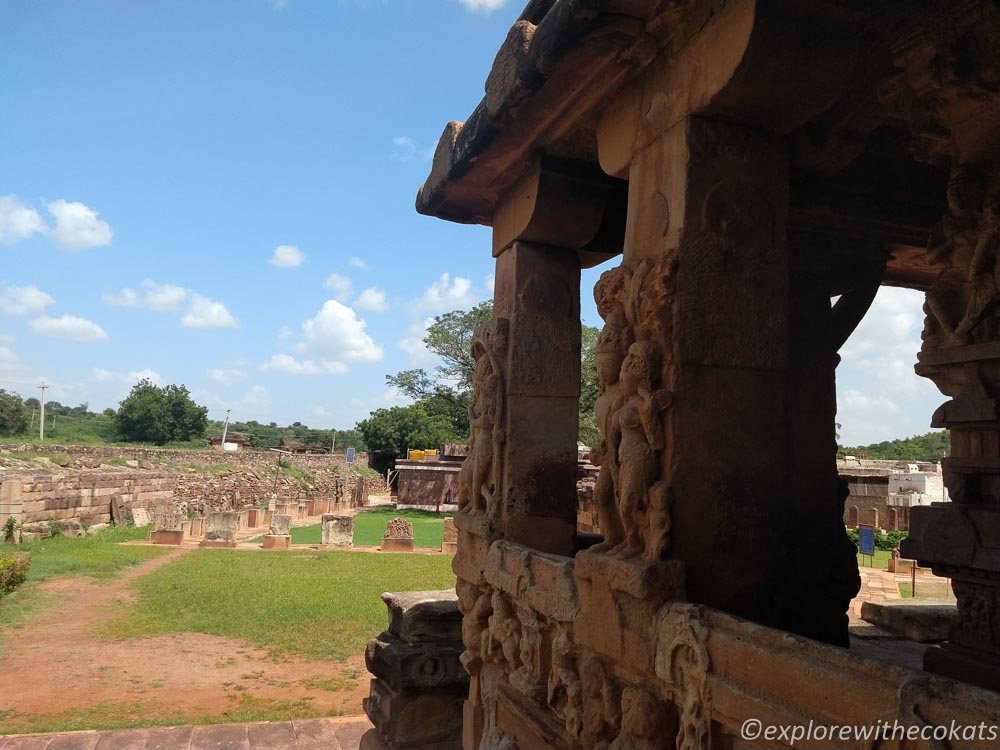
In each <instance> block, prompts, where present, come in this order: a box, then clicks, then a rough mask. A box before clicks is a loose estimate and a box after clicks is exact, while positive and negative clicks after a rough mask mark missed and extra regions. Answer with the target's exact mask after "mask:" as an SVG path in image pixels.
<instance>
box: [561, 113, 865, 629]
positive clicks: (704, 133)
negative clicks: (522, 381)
mask: <svg viewBox="0 0 1000 750" xmlns="http://www.w3.org/2000/svg"><path fill="white" fill-rule="evenodd" d="M786 163H787V159H786V156H785V153H784V145H783V142H782V140H781V139H780V138H777V137H771V136H768V135H766V134H764V133H761V132H760V131H756V130H752V129H749V128H744V127H741V126H737V125H731V124H725V123H722V122H719V121H714V120H710V119H705V118H699V117H688V118H686V119H685V120H683V121H682V122H680V123H679V124H678V125H676V126H674V127H673V128H671V129H669V130H668V131H666V132H665V133H664V134H663V135H661V136H660V137H659V138H658V139H656V140H653V141H652V142H651V144H650V145H648V146H647V147H645V148H643V149H642V150H640V151H638V152H637V153H636V154H635V155H634V156H633V157H632V160H631V166H630V170H629V177H630V184H629V211H628V223H627V231H626V237H625V254H624V259H623V262H622V265H621V268H620V269H615V270H612V271H609V272H608V273H607V274H605V276H604V277H602V280H601V282H600V283H599V284H598V288H597V290H596V291H595V296H596V298H597V302H598V309H599V311H600V312H601V313H602V315H604V317H605V333H604V334H602V339H601V341H600V342H599V344H598V348H599V352H598V356H599V358H601V357H604V359H605V360H608V359H611V358H613V357H616V358H617V360H616V362H609V361H599V363H598V366H599V368H600V369H601V377H602V396H603V397H604V398H605V399H606V403H604V402H601V403H599V404H598V422H599V425H600V426H601V428H602V431H603V434H604V436H605V441H604V444H603V445H602V446H600V449H599V452H600V453H601V455H600V456H599V459H603V460H602V472H603V473H604V475H605V478H603V479H602V478H599V479H598V486H597V488H595V504H596V505H597V506H598V507H599V508H602V509H603V516H602V519H601V525H602V528H605V529H608V528H612V529H613V528H616V527H618V528H620V529H621V534H620V536H619V535H613V537H614V538H612V539H611V540H610V543H608V544H606V545H599V546H598V548H597V549H595V550H594V551H591V552H586V553H581V555H580V556H579V557H578V566H577V567H578V569H579V570H578V573H579V572H580V571H582V570H586V571H587V574H588V575H589V576H590V580H595V581H596V580H599V579H600V578H601V576H600V575H598V574H597V573H596V570H595V566H598V567H601V568H607V571H606V573H605V575H606V577H608V580H609V581H611V583H610V585H611V587H612V588H617V589H618V590H620V591H622V592H633V593H629V596H635V595H636V594H635V593H634V591H639V590H640V588H642V587H640V586H636V585H634V584H633V583H630V582H629V578H630V574H629V573H628V572H627V571H626V570H625V569H621V570H619V568H621V564H622V563H624V564H625V565H627V566H631V567H632V568H634V571H633V573H632V574H631V575H632V576H634V577H635V578H634V580H635V581H643V580H646V579H647V578H648V579H651V580H652V579H659V580H661V581H671V582H672V584H671V586H654V587H653V589H652V590H654V591H655V592H656V595H655V597H654V598H656V597H659V596H660V595H663V596H665V597H667V598H670V597H671V596H673V597H678V596H686V598H687V599H689V600H691V601H696V602H700V603H704V604H708V605H711V606H713V607H717V608H719V609H723V610H726V611H729V612H733V613H735V614H738V615H741V616H745V617H749V618H752V619H754V620H757V621H758V622H762V623H765V624H768V625H773V626H777V627H782V628H786V629H790V630H794V631H796V632H800V633H803V634H806V635H810V636H813V637H817V638H822V639H824V640H828V641H831V642H834V643H846V625H847V621H846V617H845V616H844V611H845V610H846V607H847V603H848V601H849V599H850V596H851V594H853V593H854V591H853V590H851V588H852V585H856V578H854V577H853V575H852V570H851V569H850V565H848V562H849V561H848V562H845V560H846V555H845V553H844V550H845V546H844V545H845V541H846V539H845V536H844V531H843V527H842V524H841V523H840V513H842V510H838V495H837V485H836V476H835V474H834V473H833V466H834V465H833V461H834V444H833V433H832V429H833V418H834V413H835V412H834V409H835V400H834V399H835V395H834V389H833V370H834V366H835V364H836V359H835V346H833V344H830V343H827V344H826V346H825V348H822V351H814V350H813V349H814V348H815V347H813V348H810V345H809V342H808V334H807V333H806V329H807V328H808V327H809V326H810V324H812V323H816V322H819V323H821V324H823V325H824V326H826V327H829V325H830V309H829V294H830V290H829V286H828V283H827V285H824V282H826V280H825V279H824V280H822V281H821V282H817V281H816V280H815V279H810V278H809V274H808V273H806V272H804V271H801V270H800V269H797V268H796V267H795V266H794V264H793V261H792V252H791V250H790V249H789V247H788V246H787V244H786V241H785V231H786V229H785V225H786V215H787V205H788V175H787V167H786ZM794 284H816V286H814V287H813V288H809V289H793V285H794ZM823 304H825V306H826V307H825V311H824V309H823V308H822V305H823ZM799 315H802V316H803V319H802V320H801V321H799V322H798V323H796V316H799ZM817 364H820V365H821V367H822V372H821V374H820V375H819V377H818V378H817V377H814V373H813V372H811V369H810V368H811V367H813V366H815V365H817ZM796 461H800V462H801V464H800V465H799V467H798V468H796V469H794V470H793V469H790V462H796ZM811 470H817V471H818V472H819V473H818V474H817V475H816V476H815V477H812V478H810V471H811ZM798 503H801V504H802V507H801V508H797V504H798ZM800 511H801V512H800ZM811 512H817V513H818V514H819V518H818V519H816V521H817V524H816V525H813V523H812V520H813V519H807V518H806V517H807V516H809V515H810V513H811ZM796 534H805V535H810V534H811V535H813V536H812V537H811V543H810V544H809V545H806V547H808V546H815V547H816V548H817V549H819V550H822V551H823V552H824V553H825V552H829V553H831V554H832V555H833V556H834V560H835V562H833V563H831V564H830V565H828V566H825V567H829V568H832V569H836V571H837V576H838V577H839V579H840V581H841V583H840V584H838V585H837V587H836V588H837V592H836V595H835V596H833V597H831V600H830V601H829V602H820V601H816V600H814V599H812V598H809V597H802V591H800V590H798V588H797V584H796V581H795V580H794V576H793V575H790V574H789V571H788V566H789V565H790V564H799V563H803V564H805V563H807V553H806V552H805V550H804V549H800V547H801V546H802V545H797V544H796V543H795V542H794V536H795V535H796ZM790 549H791V550H792V551H791V552H789V550H790ZM601 557H605V558H607V559H608V562H607V563H602V562H600V561H599V558H601ZM583 558H586V560H584V559H583ZM658 561H660V562H658ZM584 563H585V565H584ZM664 563H673V564H675V565H676V564H681V563H682V564H683V570H684V574H683V576H682V577H681V583H679V584H678V583H677V571H676V570H675V569H672V568H671V569H668V568H664V567H663V564H664ZM657 566H659V567H657ZM814 567H817V568H818V569H823V568H824V566H814ZM854 575H856V568H855V569H854ZM617 579H621V580H620V581H619V582H618V583H615V580H617ZM685 588H686V591H685ZM667 589H670V590H667ZM841 589H842V590H841ZM588 596H589V595H588V594H587V588H586V586H585V587H584V589H582V598H583V602H584V606H585V607H586V606H587V601H588ZM617 606H619V608H620V607H621V606H623V605H622V603H621V602H619V603H618V605H617ZM639 641H641V638H640V639H639ZM639 641H637V642H639Z"/></svg>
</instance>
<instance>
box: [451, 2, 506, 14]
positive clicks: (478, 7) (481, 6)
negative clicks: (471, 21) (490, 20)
mask: <svg viewBox="0 0 1000 750" xmlns="http://www.w3.org/2000/svg"><path fill="white" fill-rule="evenodd" d="M458 2H460V3H461V4H462V5H463V6H465V8H466V9H467V10H471V11H473V12H474V13H476V12H483V13H492V12H493V11H495V10H496V9H497V8H502V7H503V6H505V5H506V4H507V0H458Z"/></svg>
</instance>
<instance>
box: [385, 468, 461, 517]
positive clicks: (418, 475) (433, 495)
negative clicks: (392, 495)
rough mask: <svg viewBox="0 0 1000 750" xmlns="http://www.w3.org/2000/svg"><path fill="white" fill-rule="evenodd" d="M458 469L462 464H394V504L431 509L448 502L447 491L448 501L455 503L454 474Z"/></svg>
mask: <svg viewBox="0 0 1000 750" xmlns="http://www.w3.org/2000/svg"><path fill="white" fill-rule="evenodd" d="M461 468H462V464H461V463H458V462H453V463H448V462H443V461H433V462H421V461H397V462H396V469H397V470H398V471H399V484H398V487H399V490H398V495H397V502H398V503H399V504H400V505H427V506H429V507H434V506H436V505H437V503H438V502H441V503H447V502H449V501H448V499H447V498H448V496H449V491H450V493H451V498H452V499H451V501H450V502H451V503H456V502H458V473H459V471H460V470H461Z"/></svg>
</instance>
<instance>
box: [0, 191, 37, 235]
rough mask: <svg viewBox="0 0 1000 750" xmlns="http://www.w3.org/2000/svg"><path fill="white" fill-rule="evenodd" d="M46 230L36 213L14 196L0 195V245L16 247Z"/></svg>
mask: <svg viewBox="0 0 1000 750" xmlns="http://www.w3.org/2000/svg"><path fill="white" fill-rule="evenodd" d="M46 229H47V227H46V226H45V222H44V221H42V217H41V216H40V215H39V213H38V211H36V210H35V209H33V208H29V207H28V206H26V205H25V204H23V203H21V201H19V200H18V199H17V196H16V195H0V245H16V244H17V243H18V242H20V241H21V240H24V239H27V238H28V237H30V236H31V235H33V234H34V233H35V232H44V231H46Z"/></svg>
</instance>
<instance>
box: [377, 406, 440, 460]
mask: <svg viewBox="0 0 1000 750" xmlns="http://www.w3.org/2000/svg"><path fill="white" fill-rule="evenodd" d="M358 430H360V431H361V434H362V435H364V439H365V445H367V447H368V450H370V451H381V452H384V453H389V454H391V455H393V456H403V455H405V454H406V450H407V448H432V447H435V448H436V447H437V446H438V445H440V444H441V443H447V442H451V441H453V440H455V439H456V436H455V433H454V432H453V431H452V426H451V423H450V422H449V420H448V418H447V417H446V416H443V415H440V414H438V415H434V414H430V413H428V411H427V409H426V407H425V406H424V404H422V403H416V404H411V405H410V406H393V407H392V408H390V409H378V410H376V411H373V412H372V413H371V414H370V415H369V417H368V419H365V420H363V421H361V422H358Z"/></svg>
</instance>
